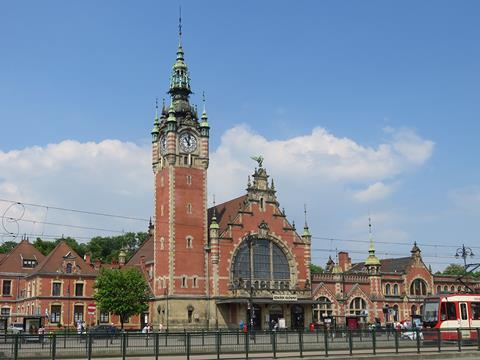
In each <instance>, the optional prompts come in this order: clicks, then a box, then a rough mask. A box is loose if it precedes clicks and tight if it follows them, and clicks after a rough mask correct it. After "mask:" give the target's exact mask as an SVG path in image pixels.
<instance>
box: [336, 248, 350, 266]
mask: <svg viewBox="0 0 480 360" xmlns="http://www.w3.org/2000/svg"><path fill="white" fill-rule="evenodd" d="M338 265H340V267H341V268H342V271H348V270H350V268H351V267H352V259H350V257H349V256H348V252H346V251H340V252H339V253H338Z"/></svg>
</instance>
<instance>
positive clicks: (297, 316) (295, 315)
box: [291, 305, 305, 329]
mask: <svg viewBox="0 0 480 360" xmlns="http://www.w3.org/2000/svg"><path fill="white" fill-rule="evenodd" d="M291 318H292V328H293V329H303V328H304V327H305V316H304V313H303V307H301V306H300V305H292V311H291Z"/></svg>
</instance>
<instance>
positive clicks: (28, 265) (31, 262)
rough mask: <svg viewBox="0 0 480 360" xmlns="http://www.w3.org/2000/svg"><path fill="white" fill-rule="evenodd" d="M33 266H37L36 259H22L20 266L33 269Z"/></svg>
mask: <svg viewBox="0 0 480 360" xmlns="http://www.w3.org/2000/svg"><path fill="white" fill-rule="evenodd" d="M35 266H37V260H36V259H23V264H22V267H24V268H30V269H33V268H34V267H35Z"/></svg>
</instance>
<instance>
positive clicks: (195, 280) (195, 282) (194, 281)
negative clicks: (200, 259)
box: [193, 277, 197, 288]
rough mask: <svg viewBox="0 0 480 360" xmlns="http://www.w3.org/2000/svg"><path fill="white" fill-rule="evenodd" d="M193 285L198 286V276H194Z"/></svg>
mask: <svg viewBox="0 0 480 360" xmlns="http://www.w3.org/2000/svg"><path fill="white" fill-rule="evenodd" d="M193 287H194V288H196V287H197V278H196V277H194V278H193Z"/></svg>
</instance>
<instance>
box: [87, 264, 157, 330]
mask: <svg viewBox="0 0 480 360" xmlns="http://www.w3.org/2000/svg"><path fill="white" fill-rule="evenodd" d="M94 287H95V289H96V292H95V294H94V296H93V298H94V299H95V301H96V302H97V304H98V307H99V308H100V309H101V310H102V311H105V312H106V311H108V312H110V313H112V314H115V315H118V316H120V322H121V324H122V329H123V323H124V321H125V319H127V318H128V317H130V316H132V315H135V314H140V313H142V312H144V311H146V310H148V305H147V302H148V300H149V298H150V289H149V287H148V284H147V281H146V280H145V278H144V276H143V275H142V274H141V273H140V271H139V270H138V269H136V268H124V269H102V270H100V274H99V276H98V277H97V280H96V281H95V286H94Z"/></svg>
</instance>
